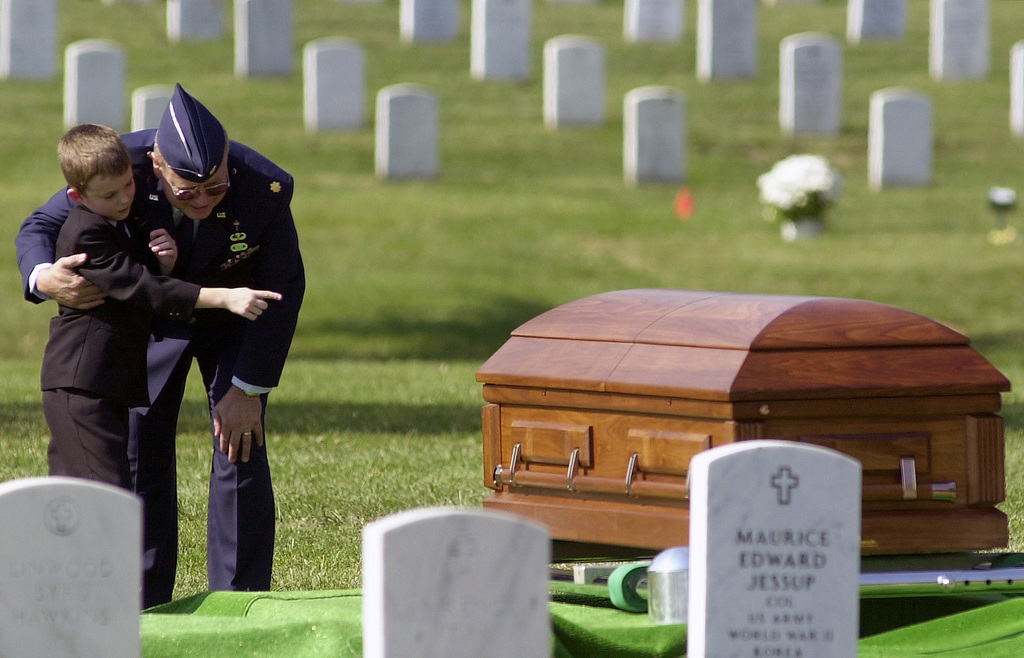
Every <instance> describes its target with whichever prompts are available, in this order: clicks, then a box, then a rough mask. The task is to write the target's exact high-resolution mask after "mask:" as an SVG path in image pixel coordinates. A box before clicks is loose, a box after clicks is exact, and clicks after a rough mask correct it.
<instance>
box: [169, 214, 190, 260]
mask: <svg viewBox="0 0 1024 658" xmlns="http://www.w3.org/2000/svg"><path fill="white" fill-rule="evenodd" d="M173 218H174V241H175V242H177V243H178V262H177V265H176V267H180V266H183V265H185V264H187V263H188V258H189V255H191V253H192V237H193V225H192V220H190V219H189V218H187V217H185V215H184V214H183V213H182V212H181V211H180V210H178V209H177V208H175V209H174V213H173Z"/></svg>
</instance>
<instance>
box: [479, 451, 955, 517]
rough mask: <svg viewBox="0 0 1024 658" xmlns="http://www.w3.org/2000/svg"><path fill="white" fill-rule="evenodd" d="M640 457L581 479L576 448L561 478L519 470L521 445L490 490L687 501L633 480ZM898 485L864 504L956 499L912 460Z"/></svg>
mask: <svg viewBox="0 0 1024 658" xmlns="http://www.w3.org/2000/svg"><path fill="white" fill-rule="evenodd" d="M639 458H640V455H639V454H638V453H636V452H634V453H632V454H631V455H630V457H629V462H628V463H627V465H626V477H625V481H623V479H620V478H612V477H603V476H597V475H585V474H584V475H581V474H579V473H578V471H579V448H574V449H573V451H572V453H570V455H569V465H568V469H567V470H566V473H565V475H564V476H563V475H561V474H559V473H551V472H547V471H531V470H527V469H520V468H519V465H520V463H521V462H522V461H523V460H522V445H521V444H519V443H516V444H514V445H513V446H512V455H511V458H510V460H509V466H508V467H507V468H506V467H505V466H503V465H502V464H498V465H497V466H496V467H495V468H494V486H495V488H496V489H500V488H502V487H504V486H509V485H510V486H513V487H535V488H538V489H564V490H567V491H572V492H575V493H595V494H619V495H621V494H623V493H625V494H626V496H628V497H630V498H660V499H666V500H688V499H689V491H688V487H687V485H686V483H685V482H683V483H679V484H675V483H669V482H655V481H652V480H642V479H637V473H638V472H639V471H640V468H639ZM900 480H901V481H900V483H899V484H865V485H864V486H863V497H864V500H865V501H876V502H885V501H890V502H891V501H916V500H933V501H944V502H950V503H952V502H955V501H956V496H957V487H956V482H918V480H917V473H916V468H915V464H914V459H913V457H909V458H908V457H904V458H902V459H901V460H900Z"/></svg>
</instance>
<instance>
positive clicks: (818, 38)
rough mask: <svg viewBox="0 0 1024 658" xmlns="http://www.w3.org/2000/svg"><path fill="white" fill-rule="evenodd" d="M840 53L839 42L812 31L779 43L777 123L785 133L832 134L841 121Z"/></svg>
mask: <svg viewBox="0 0 1024 658" xmlns="http://www.w3.org/2000/svg"><path fill="white" fill-rule="evenodd" d="M842 60H843V55H842V50H841V49H840V46H839V42H838V41H836V39H834V38H832V37H830V36H828V35H826V34H818V33H814V32H805V33H803V34H794V35H791V36H788V37H786V38H785V39H783V40H782V43H781V45H780V46H779V124H780V125H781V126H782V131H783V132H784V133H786V134H787V135H796V134H812V135H835V134H837V133H838V132H839V128H840V124H841V123H842V105H843V61H842Z"/></svg>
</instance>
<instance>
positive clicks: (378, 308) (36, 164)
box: [0, 0, 1024, 596]
mask: <svg viewBox="0 0 1024 658" xmlns="http://www.w3.org/2000/svg"><path fill="white" fill-rule="evenodd" d="M225 5H226V6H230V3H225ZM58 6H59V14H60V27H59V37H58V43H59V48H60V49H61V50H62V51H63V48H64V47H66V46H67V45H68V44H69V43H71V42H73V41H76V40H79V39H83V38H108V39H113V40H115V41H117V42H119V43H121V44H122V45H123V46H124V47H125V49H126V53H127V81H126V89H127V90H129V91H130V90H132V89H134V88H137V87H140V86H144V85H151V84H170V83H173V82H175V81H181V82H182V83H183V85H184V86H185V88H186V89H188V90H189V91H190V92H191V93H193V94H194V95H195V96H197V97H198V98H199V99H200V100H202V101H203V102H204V103H205V104H206V105H207V106H208V107H210V109H211V110H212V111H213V112H214V113H215V114H217V115H218V116H219V117H220V118H221V120H222V121H223V122H224V124H225V126H226V127H227V129H228V131H229V133H230V134H231V136H232V137H233V138H235V139H238V140H240V141H242V142H245V143H247V144H249V145H251V146H253V147H255V148H257V149H259V150H260V151H262V152H264V153H265V154H266V155H268V156H269V157H271V158H272V159H274V160H275V161H276V162H278V163H279V164H280V165H281V166H283V167H284V168H285V169H287V170H289V171H290V172H291V173H292V174H293V175H294V176H295V178H296V181H297V187H296V195H295V199H294V203H293V210H294V213H295V217H296V222H297V224H298V227H299V231H300V237H301V240H302V246H303V253H304V257H305V260H306V264H307V273H308V278H309V289H308V292H307V296H306V302H305V306H304V308H303V313H302V316H301V318H300V325H299V329H298V334H297V336H296V339H295V343H294V346H293V350H292V355H291V358H290V361H289V363H288V366H287V368H286V370H285V375H284V381H283V382H282V385H281V387H280V389H279V390H277V391H275V392H274V394H273V395H272V398H271V408H270V413H269V418H268V433H269V440H270V444H271V447H270V450H271V460H272V467H273V469H274V473H275V482H276V491H277V496H278V518H279V533H278V554H277V562H276V580H275V583H274V586H275V587H276V588H279V589H311V588H343V587H357V586H358V585H359V532H360V529H361V528H362V526H364V525H365V524H366V523H367V522H369V521H371V520H373V519H375V518H378V517H380V516H382V515H385V514H387V513H390V512H393V511H397V510H401V509H406V508H409V507H415V506H420V505H431V504H463V505H470V506H474V505H478V504H479V503H480V501H481V500H482V498H483V497H484V495H485V493H486V489H484V488H483V486H482V479H483V473H482V460H481V448H480V438H481V437H480V418H479V414H480V411H479V410H480V407H481V405H482V399H481V396H480V389H479V385H478V384H477V383H476V382H475V379H474V373H475V371H476V369H477V367H479V365H480V364H481V363H482V362H483V361H484V360H485V359H486V358H487V357H488V356H489V355H490V354H492V353H493V352H494V351H495V350H496V349H497V348H498V347H499V346H500V345H501V344H502V341H503V340H504V338H505V337H506V336H507V335H508V332H509V331H510V330H511V329H513V328H514V327H516V326H517V325H519V324H520V323H522V322H524V321H526V320H528V319H530V318H532V317H534V316H535V315H537V314H539V313H541V312H543V311H545V310H547V309H549V308H551V307H552V306H555V305H558V304H561V303H564V302H568V301H571V300H573V299H578V298H580V297H583V296H587V295H591V294H596V293H600V292H605V291H608V290H615V289H624V288H635V287H664V288H687V289H707V290H723V291H743V292H757V293H787V294H807V295H827V296H836V297H853V298H860V299H868V300H872V301H877V302H882V303H886V304H891V305H893V306H898V307H900V308H905V309H907V310H911V311H914V312H918V313H921V314H923V315H926V316H928V317H930V318H932V319H935V320H937V321H940V322H943V323H945V324H948V325H949V326H951V327H952V328H954V329H956V330H958V331H961V332H963V333H964V334H966V335H967V336H969V337H970V338H971V340H972V342H973V344H974V345H975V347H976V348H977V349H978V350H979V351H981V352H982V354H984V355H985V356H986V357H988V358H989V359H990V360H991V361H992V362H993V363H994V364H995V365H996V366H997V367H998V368H999V369H1000V370H1001V371H1002V372H1004V374H1006V375H1007V376H1008V377H1009V378H1010V380H1011V381H1012V382H1013V383H1014V386H1015V388H1016V389H1020V388H1021V385H1022V384H1024V286H1022V285H1021V277H1022V273H1024V272H1022V269H1024V267H1022V265H1024V245H1022V244H1012V245H1008V246H1001V247H1000V246H994V245H991V244H989V243H988V241H987V239H986V234H987V231H988V229H989V228H990V227H991V226H992V225H993V217H992V213H991V212H990V211H989V209H988V208H987V205H986V196H987V193H988V189H989V188H990V187H992V186H995V185H1000V186H1008V187H1013V188H1018V189H1020V188H1022V187H1024V186H1022V171H1024V169H1022V162H1024V159H1022V156H1024V142H1022V141H1021V140H1019V139H1017V138H1015V137H1014V136H1013V135H1011V134H1010V130H1009V121H1008V108H1009V85H1008V79H1009V52H1010V47H1011V46H1012V44H1013V43H1014V42H1016V41H1017V40H1020V39H1021V38H1024V35H1022V34H1021V33H1020V30H1019V28H1020V25H1021V24H1022V21H1024V3H1021V2H1019V0H991V5H990V7H991V14H992V30H993V31H992V39H991V45H992V50H991V52H992V60H991V74H990V75H989V77H988V78H987V79H985V80H980V81H964V82H956V83H949V82H946V83H942V82H937V81H934V80H931V79H930V78H929V76H928V60H927V56H928V6H929V3H928V1H927V0H909V17H908V29H907V35H906V37H905V38H904V39H903V40H901V41H899V42H873V43H865V44H862V45H860V46H850V45H847V44H845V41H844V35H845V29H846V22H845V21H846V1H845V0H821V1H820V2H819V3H816V4H804V3H798V4H792V5H787V4H783V5H780V6H766V5H759V9H758V11H759V23H760V39H761V41H760V44H759V58H760V64H759V72H758V76H757V77H756V78H755V79H753V80H747V81H730V82H712V83H701V82H699V81H697V79H696V75H695V68H696V65H695V38H696V37H695V35H696V23H697V20H696V9H697V2H696V0H689V1H688V2H686V17H685V34H684V37H683V39H682V41H680V42H679V43H673V44H645V45H633V44H626V43H624V42H623V39H622V9H623V6H622V3H621V2H617V1H613V0H599V1H598V2H596V3H595V4H591V5H574V4H559V3H548V2H544V1H540V2H536V3H534V17H533V72H534V73H533V76H532V78H531V79H530V80H529V81H527V82H523V83H503V82H479V81H476V80H473V79H472V78H471V76H470V74H469V20H470V4H469V2H468V1H464V2H463V3H462V16H461V21H462V30H461V33H460V36H459V37H458V38H457V39H456V40H455V41H453V42H451V43H443V44H429V45H428V44H418V45H413V44H404V43H402V42H401V41H400V39H399V34H398V11H399V6H398V2H397V0H385V2H383V3H381V4H346V3H342V2H336V1H334V0H294V2H293V11H294V23H295V44H294V48H293V51H294V54H295V58H294V61H295V74H294V75H292V76H289V77H284V78H258V79H248V80H246V79H238V78H236V77H235V76H234V73H233V61H232V52H233V43H232V40H231V39H230V38H229V37H226V38H224V39H221V40H218V41H213V42H203V43H193V44H170V43H168V42H167V39H166V30H165V23H164V12H165V11H166V7H165V4H164V3H162V2H156V3H127V4H114V5H106V4H103V3H99V2H96V1H95V0H59V2H58ZM226 25H230V20H227V21H226ZM125 26H127V27H128V28H129V29H125ZM806 31H818V32H824V33H827V34H830V35H832V36H833V37H835V38H836V39H838V40H840V42H841V43H842V44H843V67H844V89H843V127H842V132H841V134H840V135H838V136H836V137H830V138H789V137H785V136H783V135H782V134H781V131H780V129H779V123H778V46H779V41H780V40H781V39H782V38H783V37H785V36H788V35H790V34H794V33H798V32H806ZM562 34H586V35H589V36H592V37H594V38H596V39H598V40H600V41H601V42H602V43H603V44H604V45H605V47H606V48H607V64H608V70H607V74H608V81H607V99H608V104H607V122H606V124H605V125H604V126H601V127H597V128H591V129H576V130H561V131H557V132H552V131H548V130H546V129H545V128H544V126H543V121H542V115H541V105H542V102H541V101H542V94H541V91H542V79H541V72H542V58H541V51H542V48H543V42H544V41H545V40H547V39H549V38H551V37H554V36H558V35H562ZM329 36H332V37H333V36H341V37H347V38H351V39H354V40H356V41H358V42H359V43H361V44H362V45H363V47H364V48H365V51H366V62H367V72H366V75H367V80H366V85H367V90H368V93H367V98H366V99H365V102H366V107H367V116H368V117H369V118H370V120H369V121H368V124H367V126H366V127H365V128H364V129H362V130H358V131H354V132H347V133H332V134H319V135H310V134H307V133H306V131H305V129H304V127H303V125H302V80H301V48H302V46H303V45H304V44H305V43H307V42H309V41H311V40H312V39H316V38H321V37H329ZM405 82H409V83H418V84H422V85H425V86H427V87H429V88H431V89H432V90H433V91H434V92H435V93H436V94H437V95H438V98H439V103H440V115H441V167H442V174H441V177H440V179H439V180H437V181H432V182H404V183H394V182H385V181H380V180H378V179H377V178H376V177H375V176H374V158H373V144H374V134H373V125H372V118H373V106H374V95H375V94H376V91H377V90H379V89H381V88H382V87H385V86H388V85H392V84H397V83H405ZM61 84H62V83H61V80H60V79H59V78H58V79H54V80H50V81H42V82H39V81H24V80H0V211H2V213H3V215H2V216H3V217H4V219H3V221H4V226H5V227H6V228H5V234H6V235H7V236H8V239H10V240H13V237H14V234H15V233H16V231H17V227H18V225H19V223H20V221H21V220H22V219H23V218H24V217H25V216H27V215H28V214H29V213H30V212H31V211H32V210H33V208H35V207H36V206H38V205H39V204H41V203H42V202H43V201H44V200H45V199H46V198H47V197H48V196H49V195H50V194H51V193H52V192H53V191H56V190H57V189H58V188H59V187H60V186H61V184H62V183H61V179H60V173H59V170H58V168H57V163H56V157H55V148H56V143H57V140H58V139H59V137H60V135H61V134H62V133H63V130H64V126H63V125H62V101H61ZM646 85H666V86H670V87H673V88H676V89H678V90H680V91H681V92H682V93H683V95H684V97H685V98H686V104H687V142H688V150H687V158H688V167H687V169H688V178H687V181H686V185H687V187H688V188H689V189H690V190H691V192H692V194H693V197H694V200H695V208H696V209H695V212H694V214H693V216H692V217H690V218H689V219H687V220H681V219H680V218H679V217H678V216H677V215H676V214H675V212H674V210H673V201H674V199H675V196H676V194H677V192H678V189H679V186H677V185H651V186H643V187H640V188H636V189H632V188H629V187H627V186H625V185H624V184H623V174H622V99H623V96H624V95H625V93H626V92H628V91H629V90H631V89H634V88H637V87H640V86H646ZM894 86H903V87H910V88H913V89H917V90H919V91H922V92H924V93H927V94H928V95H929V96H930V97H931V99H932V101H933V103H934V122H935V131H936V132H935V144H934V146H935V162H934V181H933V184H932V185H930V186H927V187H923V188H904V189H887V190H884V191H882V192H873V191H870V190H869V188H868V184H867V140H868V136H867V129H868V101H869V97H870V94H871V93H872V92H874V91H876V90H879V89H884V88H888V87H894ZM124 102H125V103H126V107H127V102H128V99H127V98H125V99H124ZM121 128H124V129H127V127H126V126H122V127H121ZM801 152H812V153H820V154H822V155H825V156H826V157H828V158H829V159H830V160H831V161H832V162H833V163H834V164H835V165H836V166H837V168H838V169H839V170H840V172H841V174H842V175H843V177H844V179H845V191H844V194H843V197H842V199H841V200H840V202H839V204H838V205H837V207H836V208H835V212H834V213H833V214H832V216H831V218H830V225H829V229H828V232H827V234H826V235H825V236H824V237H823V238H821V239H819V240H817V241H815V242H813V243H799V244H787V243H783V242H782V241H781V240H780V239H779V232H778V227H777V226H775V225H773V224H771V223H768V222H765V221H763V220H762V209H761V207H760V206H759V203H758V199H757V190H756V186H755V180H756V178H757V176H758V175H759V174H761V173H763V172H765V171H767V170H768V169H769V168H770V166H771V165H772V163H773V162H775V161H776V160H778V159H780V158H782V157H784V156H786V155H789V154H792V153H801ZM1010 218H1011V221H1013V222H1016V223H1017V224H1018V226H1019V223H1020V221H1021V220H1020V217H1019V213H1018V212H1013V213H1011V215H1010ZM10 244H11V242H8V245H10ZM53 312H54V310H53V307H52V305H49V304H43V305H38V306H34V305H31V304H27V303H25V302H23V301H22V300H21V291H20V283H19V278H18V275H17V270H16V264H15V258H14V250H13V248H11V247H9V248H8V249H6V250H3V251H2V252H0V326H2V327H3V329H4V331H3V334H2V335H0V479H9V478H14V477H23V476H27V475H38V474H42V473H44V472H45V469H46V457H45V443H46V434H47V432H46V427H45V424H44V422H43V418H42V410H41V405H40V395H39V391H38V368H39V360H40V357H41V354H42V348H43V345H44V343H45V338H46V323H47V320H48V318H49V317H50V316H51V315H52V314H53ZM1018 397H1019V394H1018V393H1016V392H1012V393H1009V394H1007V395H1005V396H1004V416H1005V417H1006V419H1007V432H1006V434H1007V459H1006V461H1007V480H1008V482H1007V487H1008V500H1007V502H1006V503H1005V504H1004V506H1003V509H1004V510H1005V511H1007V513H1008V514H1009V515H1010V517H1011V541H1012V548H1014V549H1015V550H1021V549H1022V548H1024V528H1022V525H1021V524H1022V523H1024V510H1022V505H1024V492H1022V490H1021V483H1020V480H1021V476H1022V473H1024V464H1022V460H1024V402H1022V401H1021V400H1019V399H1018ZM181 428H182V432H181V434H180V436H179V454H180V465H179V473H180V482H179V486H180V490H181V497H180V506H181V511H182V569H181V572H180V575H179V583H178V589H177V591H176V595H177V596H184V595H187V594H191V593H194V592H196V591H200V590H203V589H205V556H204V555H203V549H202V547H203V544H204V541H205V538H204V535H205V492H206V483H207V472H208V470H209V450H210V446H209V444H210V439H209V438H208V437H207V436H206V434H207V429H206V417H205V413H204V401H203V398H202V395H201V391H200V390H199V388H198V386H197V385H196V383H195V382H193V386H192V387H191V388H190V390H189V393H188V404H187V406H186V407H185V409H184V411H183V418H182V422H181Z"/></svg>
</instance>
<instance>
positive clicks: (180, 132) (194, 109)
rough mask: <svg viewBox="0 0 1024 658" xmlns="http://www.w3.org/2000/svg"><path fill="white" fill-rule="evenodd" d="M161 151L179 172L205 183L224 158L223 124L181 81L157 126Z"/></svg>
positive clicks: (157, 136) (170, 164) (183, 176)
mask: <svg viewBox="0 0 1024 658" xmlns="http://www.w3.org/2000/svg"><path fill="white" fill-rule="evenodd" d="M156 141H157V144H158V145H159V147H160V155H161V156H163V159H164V161H165V162H166V163H167V166H169V167H170V168H171V169H173V170H174V171H175V173H177V174H178V175H179V176H181V177H182V178H185V179H187V180H190V181H194V182H196V183H202V182H204V181H206V180H207V179H209V178H210V176H213V174H214V173H216V171H217V169H218V168H219V167H220V163H221V160H223V159H224V149H225V148H226V147H227V135H226V134H225V132H224V126H222V125H221V123H220V121H218V120H217V118H216V117H215V116H213V114H211V113H210V111H209V110H208V109H206V107H205V106H204V105H203V104H202V103H200V102H199V101H197V100H196V99H195V98H193V97H192V96H190V95H189V94H188V93H187V92H186V91H185V90H184V89H182V88H181V85H180V84H176V85H175V86H174V94H172V95H171V102H170V103H169V104H168V105H167V109H166V110H164V116H163V118H161V119H160V127H159V128H157V130H156Z"/></svg>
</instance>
